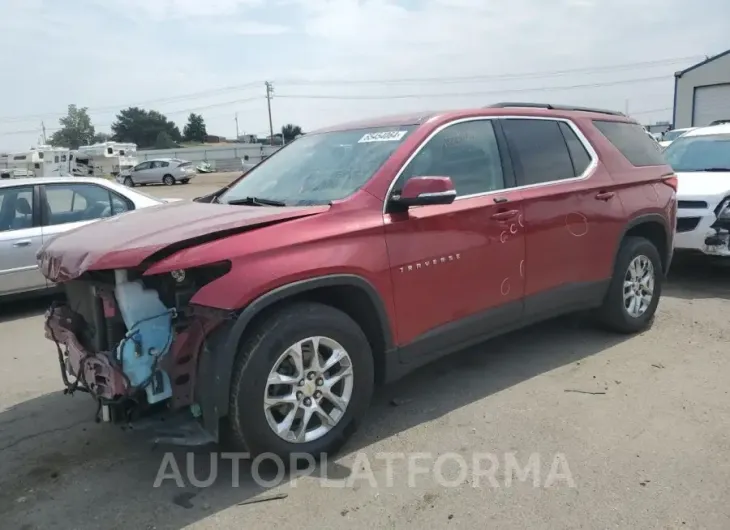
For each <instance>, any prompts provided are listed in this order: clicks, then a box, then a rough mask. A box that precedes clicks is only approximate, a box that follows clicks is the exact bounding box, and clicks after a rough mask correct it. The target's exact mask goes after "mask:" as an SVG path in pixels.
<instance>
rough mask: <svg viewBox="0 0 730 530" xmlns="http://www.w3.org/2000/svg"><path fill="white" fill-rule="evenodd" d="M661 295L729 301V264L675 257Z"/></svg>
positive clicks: (695, 257)
mask: <svg viewBox="0 0 730 530" xmlns="http://www.w3.org/2000/svg"><path fill="white" fill-rule="evenodd" d="M729 261H730V260H729ZM663 294H664V295H666V296H674V297H677V298H684V299H687V300H696V299H702V298H718V299H724V300H730V263H728V264H727V265H724V264H721V263H719V262H718V261H715V260H712V259H708V258H707V257H705V256H682V255H679V256H675V258H674V259H673V260H672V266H671V268H670V270H669V278H668V281H667V283H666V284H665V286H664V292H663Z"/></svg>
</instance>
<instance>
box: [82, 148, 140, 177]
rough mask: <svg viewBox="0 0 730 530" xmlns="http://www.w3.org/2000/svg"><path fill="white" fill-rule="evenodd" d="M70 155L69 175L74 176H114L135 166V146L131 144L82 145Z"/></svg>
mask: <svg viewBox="0 0 730 530" xmlns="http://www.w3.org/2000/svg"><path fill="white" fill-rule="evenodd" d="M71 154H72V157H73V159H72V162H71V173H72V174H73V175H76V176H84V177H85V176H96V177H108V176H116V175H118V174H119V173H121V172H122V171H124V170H126V169H131V168H133V167H134V166H136V165H137V145H136V144H131V143H121V142H102V143H98V144H93V145H82V146H81V147H79V148H78V149H76V150H75V151H73V153H71Z"/></svg>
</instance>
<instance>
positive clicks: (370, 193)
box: [38, 103, 677, 457]
mask: <svg viewBox="0 0 730 530" xmlns="http://www.w3.org/2000/svg"><path fill="white" fill-rule="evenodd" d="M676 186H677V180H676V177H675V175H674V173H673V172H672V169H671V168H670V167H669V166H668V165H667V164H666V163H665V161H664V159H663V156H662V154H661V153H660V152H659V151H658V149H657V148H656V146H655V145H654V144H653V142H652V141H651V140H650V138H649V137H648V136H647V135H646V133H645V132H644V130H643V129H642V127H641V126H640V125H639V124H638V123H636V122H634V121H632V120H631V119H629V118H627V117H626V116H624V115H623V114H620V113H616V112H610V111H603V110H599V109H586V108H576V107H560V106H553V105H538V104H521V103H509V104H498V105H493V106H490V107H486V108H480V109H471V110H461V111H455V112H453V111H452V112H432V113H424V114H418V115H409V116H397V117H389V118H383V119H378V120H370V121H365V122H359V123H351V124H347V125H342V126H337V127H331V128H327V129H324V130H320V131H317V132H313V133H309V134H307V135H305V136H303V137H301V138H299V139H297V140H295V141H294V142H292V143H290V144H289V145H287V146H286V147H284V148H282V149H281V150H279V151H278V152H277V153H275V154H274V155H273V156H271V157H269V158H268V159H267V160H265V161H264V162H262V163H261V164H259V165H258V166H256V167H255V168H254V169H252V170H251V171H249V172H248V173H246V174H245V175H243V176H242V177H240V178H239V179H238V180H236V181H235V182H233V183H232V184H231V185H229V186H226V187H225V188H223V189H221V190H220V191H218V192H217V193H214V194H212V195H209V196H206V197H201V198H199V199H196V200H195V201H181V202H176V203H171V204H167V205H162V206H160V207H154V208H147V209H145V210H140V211H138V212H133V213H125V214H122V215H119V216H116V217H113V218H109V219H106V220H102V221H99V222H96V223H93V224H91V225H88V226H86V227H83V228H81V229H78V230H75V231H72V232H68V233H65V234H61V235H59V236H57V237H56V238H55V239H53V240H52V241H50V242H48V243H47V244H46V245H45V246H44V248H42V250H41V251H39V254H38V261H39V265H40V267H41V270H42V271H43V273H44V274H45V275H46V277H47V278H49V279H50V280H52V281H54V282H59V283H64V284H65V291H66V295H67V296H66V300H67V301H66V303H65V304H62V305H58V306H53V307H52V308H51V309H50V310H49V312H48V315H47V320H46V335H47V337H48V338H49V339H52V340H54V341H55V342H56V344H57V345H58V355H59V361H60V362H61V367H62V370H61V371H62V376H63V378H64V381H65V383H66V385H67V387H68V391H70V392H73V391H74V390H83V391H86V392H89V393H90V394H91V395H92V396H93V397H94V398H95V399H96V400H98V404H99V411H100V412H99V414H100V415H101V416H102V417H103V419H104V420H105V421H110V422H115V423H124V424H125V425H131V426H133V427H135V426H136V427H138V428H141V427H143V426H148V427H149V426H152V427H153V428H154V429H155V430H154V432H155V433H156V436H157V439H158V441H161V442H174V443H185V444H197V443H205V442H209V441H217V440H220V439H221V438H222V437H223V435H226V437H227V438H229V439H230V441H232V442H233V443H234V447H240V448H245V450H247V451H250V452H251V453H252V454H260V453H262V452H273V453H276V454H279V455H282V456H284V457H286V455H290V454H292V453H297V452H301V453H310V454H315V455H318V454H321V453H322V452H329V451H334V450H336V449H337V448H338V447H339V446H340V444H342V443H343V442H344V441H345V439H346V438H347V437H348V436H349V435H350V434H351V433H352V432H353V431H354V428H355V426H356V424H357V422H358V420H359V419H360V418H361V417H362V416H363V413H364V412H365V411H366V409H367V407H368V404H369V401H370V398H371V395H372V393H373V388H374V387H375V386H376V385H379V384H383V383H385V382H387V381H392V380H393V379H395V378H398V377H400V376H402V375H403V374H405V373H407V372H409V371H410V370H412V369H414V368H416V367H417V366H419V365H422V364H424V363H426V362H429V361H431V360H433V359H435V358H437V357H441V356H443V355H446V354H449V353H451V352H454V351H456V350H459V349H462V348H464V347H466V346H469V345H472V344H476V343H479V342H481V341H484V340H485V339H488V338H490V337H493V336H495V335H498V334H501V333H505V332H507V331H510V330H514V329H517V328H521V327H523V326H527V325H529V324H532V323H534V322H537V321H540V320H544V319H547V318H550V317H554V316H556V315H559V314H564V313H568V312H573V311H578V310H594V312H595V314H596V316H597V317H598V319H599V320H600V322H602V323H603V324H604V325H606V326H608V327H609V328H611V329H613V330H615V331H617V332H621V333H633V332H637V331H640V330H642V329H645V328H647V327H648V326H649V325H650V324H651V322H652V319H653V316H654V313H655V311H656V308H657V304H658V303H659V298H660V295H661V288H662V282H663V280H664V278H665V275H666V273H667V270H668V268H669V264H670V261H671V257H672V237H673V233H674V227H675V218H676ZM161 419H165V421H164V422H162V421H161ZM160 425H164V426H165V428H166V429H167V430H166V431H164V432H161V431H160V427H159V426H160Z"/></svg>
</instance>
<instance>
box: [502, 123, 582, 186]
mask: <svg viewBox="0 0 730 530" xmlns="http://www.w3.org/2000/svg"><path fill="white" fill-rule="evenodd" d="M501 123H502V128H503V130H504V134H505V136H506V137H507V143H508V144H509V149H510V153H511V155H512V161H513V163H514V165H515V172H516V174H517V175H516V176H517V184H518V186H529V185H533V184H544V183H547V182H556V181H560V180H565V179H570V178H573V177H575V170H574V169H573V162H572V161H571V158H570V153H569V152H568V145H567V144H566V142H565V139H564V138H563V133H562V132H561V131H560V126H559V122H558V121H555V120H536V119H529V118H525V119H521V118H515V119H513V118H510V119H505V120H503V121H502V122H501Z"/></svg>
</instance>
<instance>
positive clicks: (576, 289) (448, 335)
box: [385, 278, 611, 383]
mask: <svg viewBox="0 0 730 530" xmlns="http://www.w3.org/2000/svg"><path fill="white" fill-rule="evenodd" d="M610 281H611V280H610V278H609V279H606V280H604V281H598V282H581V283H571V284H567V285H563V286H560V287H557V288H555V289H551V290H549V291H546V292H542V293H538V294H536V295H532V296H528V297H526V298H525V299H524V300H516V301H513V302H510V303H508V304H503V305H500V306H497V307H493V308H490V309H488V310H486V311H483V312H481V313H477V314H476V315H471V316H469V317H467V318H463V319H460V320H457V321H455V322H450V323H448V324H445V325H443V326H439V327H437V328H434V329H432V330H430V331H428V332H426V333H424V334H423V335H421V336H419V337H417V338H416V339H415V340H414V341H413V342H411V343H409V344H407V345H404V346H402V347H401V348H399V350H398V355H388V356H386V358H385V360H386V367H385V372H386V373H385V382H387V383H391V382H393V381H395V380H397V379H400V378H401V377H403V376H405V375H407V374H409V373H410V372H412V371H413V370H415V369H417V368H419V367H421V366H423V365H425V364H429V363H431V362H433V361H435V360H436V359H439V358H441V357H444V356H447V355H450V354H452V353H455V352H457V351H460V350H464V349H466V348H469V347H471V346H475V345H477V344H481V343H483V342H485V341H487V340H489V339H492V338H494V337H497V336H500V335H504V334H505V333H509V332H511V331H516V330H519V329H522V328H524V327H526V326H530V325H532V324H537V323H538V322H542V321H545V320H549V319H551V318H554V317H558V316H561V315H565V314H568V313H572V312H575V311H581V310H587V309H593V308H595V307H598V306H600V305H601V303H602V302H603V299H604V297H605V294H606V292H607V290H608V286H609V284H610Z"/></svg>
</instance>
